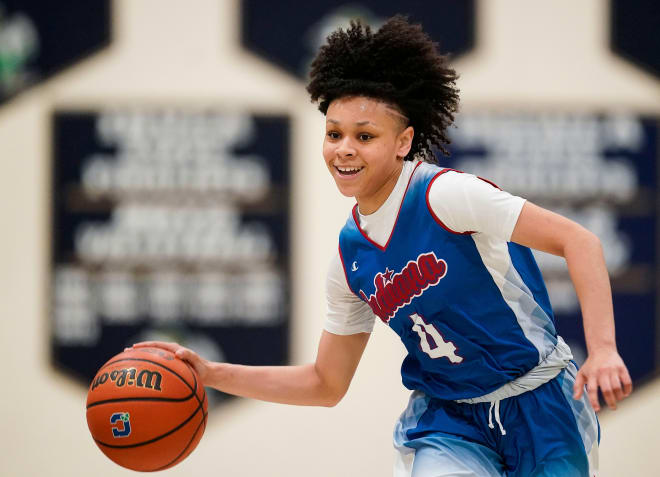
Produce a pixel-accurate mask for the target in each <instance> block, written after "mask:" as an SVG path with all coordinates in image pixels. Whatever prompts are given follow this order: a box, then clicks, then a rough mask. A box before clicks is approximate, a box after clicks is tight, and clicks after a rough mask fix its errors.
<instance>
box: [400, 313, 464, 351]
mask: <svg viewBox="0 0 660 477" xmlns="http://www.w3.org/2000/svg"><path fill="white" fill-rule="evenodd" d="M409 318H410V319H411V320H412V322H413V326H412V330H413V331H414V332H416V333H417V334H418V335H419V345H420V347H421V348H422V351H424V352H425V353H426V354H427V355H429V356H430V357H431V359H437V358H447V359H448V360H449V361H451V362H452V363H454V364H456V363H460V362H461V361H463V358H462V357H461V356H458V355H457V354H456V345H454V343H452V342H451V341H445V340H444V338H443V337H442V335H441V334H440V332H439V331H438V329H437V328H436V327H435V326H434V325H433V323H426V322H425V321H424V318H422V317H421V316H419V315H418V314H417V313H413V314H412V315H410V317H409Z"/></svg>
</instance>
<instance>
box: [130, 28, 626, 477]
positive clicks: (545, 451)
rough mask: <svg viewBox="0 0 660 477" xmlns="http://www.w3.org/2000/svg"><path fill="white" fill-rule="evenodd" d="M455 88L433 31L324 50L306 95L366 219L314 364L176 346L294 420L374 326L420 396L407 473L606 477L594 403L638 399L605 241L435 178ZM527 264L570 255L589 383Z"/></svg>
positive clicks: (219, 378)
mask: <svg viewBox="0 0 660 477" xmlns="http://www.w3.org/2000/svg"><path fill="white" fill-rule="evenodd" d="M455 80H456V74H455V72H454V71H453V70H452V69H451V68H450V67H449V66H448V63H447V58H446V57H444V56H442V55H440V54H439V53H438V51H437V49H436V46H435V45H434V44H433V42H432V41H431V40H430V39H429V37H428V36H427V35H426V34H425V33H424V32H423V31H422V29H421V28H420V27H419V26H416V25H411V24H409V23H408V22H407V21H406V20H405V19H404V18H402V17H394V18H392V19H390V20H389V21H388V22H387V23H386V24H385V25H383V26H382V27H381V28H380V29H379V30H378V31H377V32H376V33H373V32H372V31H371V30H370V29H369V27H366V26H363V25H361V24H360V23H354V24H352V26H351V27H350V28H349V29H348V30H346V31H343V30H338V31H336V32H334V33H333V34H332V35H330V36H329V37H328V42H327V44H326V45H325V46H323V47H322V48H321V50H320V52H319V54H318V56H317V58H316V60H315V62H314V63H313V65H312V71H311V80H310V83H309V86H308V91H309V93H310V95H311V98H312V100H313V101H317V102H318V103H319V109H320V110H321V112H323V114H325V116H326V133H325V140H324V143H323V156H324V158H325V163H326V166H327V168H328V171H329V172H330V174H331V175H332V177H333V178H334V180H335V182H336V184H337V188H338V189H339V191H340V192H341V193H342V194H344V195H346V196H352V197H355V199H356V201H357V204H356V206H355V208H354V209H353V211H352V213H351V214H350V216H349V218H348V221H347V223H346V225H345V227H344V228H343V229H342V231H341V234H340V237H339V248H338V253H337V256H336V259H335V260H334V262H333V263H332V265H331V268H330V271H329V273H328V278H327V298H328V317H327V322H326V326H325V330H324V331H323V335H322V337H321V340H320V343H319V348H318V356H317V358H316V361H315V362H314V363H311V364H307V365H303V366H282V367H249V366H240V365H234V364H229V363H213V362H209V361H207V360H205V359H203V358H201V357H200V356H198V355H197V354H196V353H194V352H193V351H192V350H189V349H186V348H183V347H181V346H179V345H177V344H174V343H161V342H156V343H155V342H147V343H140V344H138V345H136V346H160V347H163V348H167V349H169V350H171V351H173V352H175V353H176V354H177V355H178V356H179V357H181V358H183V359H186V360H188V361H189V362H190V363H191V364H192V365H193V366H194V367H195V369H196V370H197V371H198V373H199V375H200V378H201V379H202V380H203V382H204V384H205V385H206V386H211V387H214V388H216V389H219V390H221V391H223V392H226V393H230V394H235V395H239V396H246V397H250V398H255V399H262V400H267V401H274V402H280V403H287V404H300V405H322V406H333V405H335V404H336V403H337V402H339V400H340V399H341V398H342V397H343V396H344V394H345V393H346V390H347V389H348V386H349V384H350V382H351V379H352V377H353V375H354V373H355V370H356V367H357V365H358V363H359V361H360V357H361V356H362V352H363V350H364V348H365V346H366V344H367V341H368V339H369V333H370V332H371V330H372V328H373V325H374V321H375V318H376V317H378V318H379V319H380V320H381V321H383V322H384V323H385V324H387V325H388V326H389V327H391V328H392V329H393V330H394V331H395V332H396V333H397V334H398V335H399V336H400V337H401V340H402V341H403V343H404V345H405V346H406V348H407V351H408V356H407V357H406V358H405V360H404V362H403V366H402V368H401V372H402V376H403V383H404V385H405V386H406V387H408V388H409V389H411V390H412V391H413V392H412V395H411V398H410V402H409V405H408V407H407V409H406V410H405V411H404V412H403V414H402V415H401V417H400V419H399V421H398V423H397V424H396V427H395V432H394V444H395V447H396V449H397V450H398V460H397V464H396V466H395V475H397V476H404V475H411V476H414V477H431V476H433V477H436V476H475V477H476V476H479V477H483V476H500V475H507V476H521V477H522V476H525V477H527V476H532V475H534V476H537V475H538V476H540V475H543V476H562V477H569V476H585V477H586V476H593V475H594V472H595V469H596V466H597V446H598V442H597V441H598V436H599V429H598V422H597V419H596V415H595V412H594V411H597V410H598V408H599V401H598V389H600V390H601V392H602V394H603V397H604V399H605V402H606V403H607V404H608V405H609V406H610V407H611V408H615V407H616V403H617V402H618V401H620V400H621V399H623V398H624V397H625V396H627V395H628V394H630V392H631V390H632V385H631V381H630V377H629V375H628V371H627V369H626V367H625V365H624V363H623V361H622V360H621V358H620V356H619V354H618V352H617V348H616V343H615V338H614V319H613V311H612V299H611V293H610V285H609V279H608V274H607V271H606V268H605V264H604V260H603V254H602V249H601V245H600V242H599V240H598V238H596V237H595V236H594V235H593V234H592V233H590V232H588V231H587V230H585V229H584V228H582V227H581V226H579V225H578V224H576V223H574V222H571V221H569V220H567V219H566V218H564V217H561V216H559V215H557V214H554V213H552V212H549V211H547V210H544V209H542V208H540V207H538V206H536V205H534V204H532V203H530V202H527V201H525V200H524V199H522V198H520V197H515V196H512V195H510V194H508V193H506V192H504V191H502V190H500V189H499V188H497V186H495V185H494V184H492V183H490V182H487V181H485V180H482V179H479V178H477V177H475V176H473V175H470V174H467V173H462V172H459V171H454V170H449V169H443V168H441V167H438V166H437V165H435V164H434V162H435V158H434V156H433V152H432V149H431V148H432V147H433V146H435V147H436V148H438V149H440V150H442V151H444V145H445V144H447V143H448V142H449V140H448V138H447V136H446V129H447V127H448V126H449V125H450V124H451V123H452V122H453V119H454V112H455V111H456V110H457V104H458V91H457V89H456V87H455ZM530 248H534V249H537V250H542V251H544V252H549V253H553V254H556V255H561V256H563V257H565V259H566V262H567V264H568V269H569V272H570V275H571V278H572V280H573V283H574V285H575V289H576V291H577V294H578V297H579V299H580V304H581V308H582V315H583V319H584V330H585V337H586V342H587V348H588V353H589V354H588V359H587V360H586V362H585V363H584V365H583V366H582V368H581V369H580V370H579V371H578V370H577V369H576V366H575V364H574V363H573V362H572V361H571V358H572V356H571V352H570V349H569V347H568V346H567V345H566V343H564V341H563V340H562V339H561V337H559V336H558V335H557V333H556V331H555V324H554V318H553V315H552V309H551V307H550V303H549V301H548V296H547V293H546V290H545V286H544V284H543V280H542V277H541V274H540V272H539V270H538V267H537V266H536V263H535V261H534V258H533V256H532V253H531V251H530Z"/></svg>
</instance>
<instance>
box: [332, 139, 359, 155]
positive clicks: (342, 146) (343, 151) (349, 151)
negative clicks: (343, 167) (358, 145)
mask: <svg viewBox="0 0 660 477" xmlns="http://www.w3.org/2000/svg"><path fill="white" fill-rule="evenodd" d="M335 152H336V153H337V157H339V158H340V159H343V158H349V157H354V156H355V148H354V147H353V145H352V144H351V139H350V138H349V137H344V138H343V139H342V141H341V142H340V143H339V144H338V145H337V149H336V150H335Z"/></svg>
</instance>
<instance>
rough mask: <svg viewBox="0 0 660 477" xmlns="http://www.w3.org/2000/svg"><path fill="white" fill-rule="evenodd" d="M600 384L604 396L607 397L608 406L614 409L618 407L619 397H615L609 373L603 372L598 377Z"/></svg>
mask: <svg viewBox="0 0 660 477" xmlns="http://www.w3.org/2000/svg"><path fill="white" fill-rule="evenodd" d="M598 386H599V387H600V391H601V392H602V393H603V398H604V399H605V403H606V404H607V406H608V407H609V408H610V409H612V410H614V409H616V402H617V399H616V397H615V393H614V390H613V386H612V382H611V380H610V377H609V376H608V375H607V374H603V375H601V376H600V377H599V378H598ZM619 389H620V388H619Z"/></svg>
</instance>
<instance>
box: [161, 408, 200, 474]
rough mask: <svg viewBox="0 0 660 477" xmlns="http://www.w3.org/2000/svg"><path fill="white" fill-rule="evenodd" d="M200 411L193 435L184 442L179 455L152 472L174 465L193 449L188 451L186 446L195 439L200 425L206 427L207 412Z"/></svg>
mask: <svg viewBox="0 0 660 477" xmlns="http://www.w3.org/2000/svg"><path fill="white" fill-rule="evenodd" d="M202 413H203V417H202V421H201V422H200V423H199V424H198V425H197V429H195V432H193V435H192V437H191V438H190V440H189V441H188V444H186V446H185V447H184V448H183V450H182V451H181V452H180V453H179V455H178V456H176V457H175V458H174V459H173V460H172V461H171V462H170V463H169V464H166V465H164V466H162V467H158V468H157V469H154V470H153V472H157V471H160V470H165V469H167V468H169V467H172V466H173V465H175V464H176V463H177V462H178V461H179V460H183V459H185V458H186V457H187V456H188V454H190V452H192V451H193V450H194V448H193V449H191V450H190V451H189V452H188V448H189V447H190V445H191V444H192V443H193V441H194V440H195V437H196V436H197V433H198V432H199V430H200V429H201V427H202V426H204V428H206V417H207V416H208V413H205V412H204V411H203V410H202ZM203 434H204V430H202V435H203ZM200 439H201V435H200Z"/></svg>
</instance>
